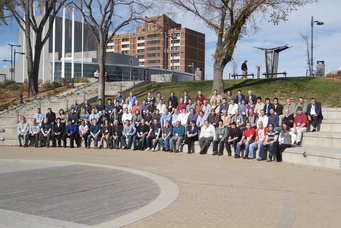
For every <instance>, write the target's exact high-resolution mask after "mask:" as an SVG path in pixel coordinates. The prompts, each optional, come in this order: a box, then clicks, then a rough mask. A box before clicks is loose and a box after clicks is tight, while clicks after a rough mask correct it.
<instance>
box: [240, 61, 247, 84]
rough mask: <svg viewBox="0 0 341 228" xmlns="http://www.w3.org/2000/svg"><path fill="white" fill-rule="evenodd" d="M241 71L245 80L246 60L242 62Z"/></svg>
mask: <svg viewBox="0 0 341 228" xmlns="http://www.w3.org/2000/svg"><path fill="white" fill-rule="evenodd" d="M241 69H242V73H243V78H245V79H247V60H244V62H243V64H242V66H241Z"/></svg>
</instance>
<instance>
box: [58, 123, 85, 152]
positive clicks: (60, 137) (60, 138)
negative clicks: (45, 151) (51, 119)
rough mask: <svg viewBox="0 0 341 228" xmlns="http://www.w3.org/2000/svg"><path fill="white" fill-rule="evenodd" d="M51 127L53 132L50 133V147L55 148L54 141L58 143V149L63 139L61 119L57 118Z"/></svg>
mask: <svg viewBox="0 0 341 228" xmlns="http://www.w3.org/2000/svg"><path fill="white" fill-rule="evenodd" d="M86 126H87V125H86ZM53 127H54V130H53V132H52V147H56V139H57V142H58V147H61V144H62V138H63V137H64V132H65V125H64V124H62V123H61V119H60V118H59V117H58V118H57V120H56V123H55V124H54V126H53Z"/></svg>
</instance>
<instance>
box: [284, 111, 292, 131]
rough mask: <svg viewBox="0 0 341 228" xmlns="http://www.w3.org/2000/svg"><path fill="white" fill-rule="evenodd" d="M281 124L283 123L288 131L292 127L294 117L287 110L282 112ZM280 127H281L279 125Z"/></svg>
mask: <svg viewBox="0 0 341 228" xmlns="http://www.w3.org/2000/svg"><path fill="white" fill-rule="evenodd" d="M284 113H285V114H284V116H283V120H282V124H283V123H285V124H286V125H287V126H288V128H289V129H291V128H293V127H294V115H293V114H291V113H290V111H289V109H285V110H284ZM281 126H282V125H281Z"/></svg>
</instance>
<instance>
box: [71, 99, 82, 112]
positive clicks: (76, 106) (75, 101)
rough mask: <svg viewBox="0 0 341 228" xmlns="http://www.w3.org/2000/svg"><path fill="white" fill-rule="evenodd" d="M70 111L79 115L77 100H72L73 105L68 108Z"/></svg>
mask: <svg viewBox="0 0 341 228" xmlns="http://www.w3.org/2000/svg"><path fill="white" fill-rule="evenodd" d="M70 108H71V109H72V108H73V109H74V110H75V112H76V113H77V114H79V111H80V109H79V104H78V103H77V100H73V104H72V105H71V107H70Z"/></svg>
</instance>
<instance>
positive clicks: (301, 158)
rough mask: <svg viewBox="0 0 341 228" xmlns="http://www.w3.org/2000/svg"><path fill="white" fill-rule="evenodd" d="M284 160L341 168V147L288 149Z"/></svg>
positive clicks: (283, 156) (284, 154) (284, 153)
mask: <svg viewBox="0 0 341 228" xmlns="http://www.w3.org/2000/svg"><path fill="white" fill-rule="evenodd" d="M282 158H283V161H285V162H289V163H296V164H304V165H312V166H317V167H323V168H329V169H336V170H341V150H340V148H330V147H315V146H310V145H309V146H306V145H305V146H303V147H292V148H288V149H286V150H285V151H284V152H283V154H282Z"/></svg>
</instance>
